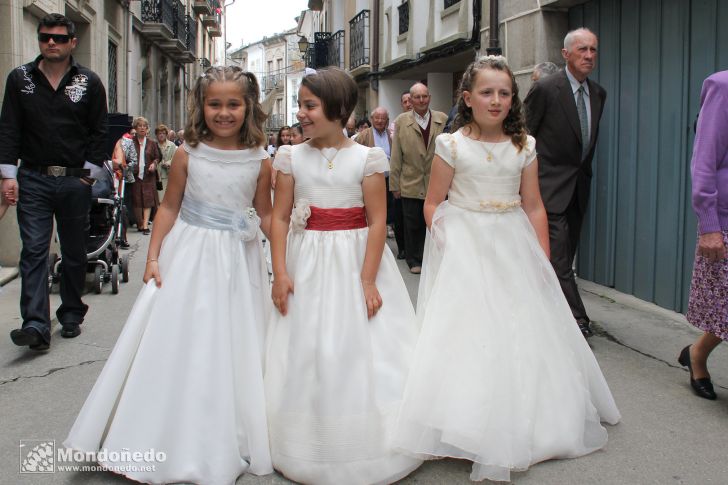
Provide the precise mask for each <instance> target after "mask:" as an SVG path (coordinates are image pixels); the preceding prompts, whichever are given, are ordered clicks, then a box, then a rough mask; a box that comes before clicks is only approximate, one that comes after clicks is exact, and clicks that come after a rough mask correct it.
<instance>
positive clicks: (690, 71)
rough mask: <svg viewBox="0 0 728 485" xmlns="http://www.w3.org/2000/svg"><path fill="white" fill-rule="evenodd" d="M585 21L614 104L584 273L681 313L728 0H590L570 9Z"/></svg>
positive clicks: (726, 57)
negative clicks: (698, 136) (705, 93)
mask: <svg viewBox="0 0 728 485" xmlns="http://www.w3.org/2000/svg"><path fill="white" fill-rule="evenodd" d="M582 25H583V26H586V27H588V28H590V29H592V30H593V31H594V32H596V33H597V35H598V36H599V62H598V63H597V65H598V67H597V70H596V71H595V73H594V75H593V77H594V78H595V79H596V80H597V81H598V82H599V83H600V84H601V85H602V86H604V88H605V89H606V90H607V106H606V109H605V112H604V116H603V118H602V121H601V125H600V132H599V142H598V146H597V152H596V155H595V160H594V163H595V165H594V168H595V170H594V179H593V185H592V197H591V201H590V207H589V213H588V215H587V220H586V221H585V227H584V231H583V233H582V240H581V246H580V250H579V256H578V261H577V263H578V273H579V276H580V277H581V278H585V279H588V280H591V281H595V282H597V283H600V284H603V285H606V286H611V287H614V288H616V289H617V290H619V291H622V292H624V293H630V294H633V295H635V296H637V297H638V298H641V299H643V300H648V301H652V302H655V303H656V304H658V305H660V306H662V307H665V308H669V309H673V310H676V311H681V312H684V311H685V310H686V308H687V295H688V290H689V288H690V275H691V272H692V264H693V257H694V251H695V242H696V234H697V233H696V227H697V225H696V219H695V216H694V214H693V211H692V208H691V205H690V156H691V154H692V144H693V122H694V120H695V117H696V115H697V112H698V108H699V101H700V88H701V86H702V82H703V79H705V78H706V77H707V76H708V75H710V74H711V73H713V72H715V71H720V70H726V69H728V28H726V27H725V26H726V25H728V1H725V0H592V1H590V2H588V3H585V4H583V5H580V6H578V7H573V8H571V9H570V10H569V26H570V28H577V27H580V26H582Z"/></svg>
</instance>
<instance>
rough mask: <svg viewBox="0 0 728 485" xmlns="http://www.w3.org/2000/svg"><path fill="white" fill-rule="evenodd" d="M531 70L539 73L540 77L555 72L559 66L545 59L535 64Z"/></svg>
mask: <svg viewBox="0 0 728 485" xmlns="http://www.w3.org/2000/svg"><path fill="white" fill-rule="evenodd" d="M533 70H534V71H535V72H537V73H539V74H540V75H541V77H546V76H550V75H551V74H554V73H556V72H557V71H558V70H559V66H557V65H556V64H554V63H553V62H549V61H546V62H541V63H539V64H536V66H535V67H534V68H533Z"/></svg>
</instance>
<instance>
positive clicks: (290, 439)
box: [265, 68, 420, 485]
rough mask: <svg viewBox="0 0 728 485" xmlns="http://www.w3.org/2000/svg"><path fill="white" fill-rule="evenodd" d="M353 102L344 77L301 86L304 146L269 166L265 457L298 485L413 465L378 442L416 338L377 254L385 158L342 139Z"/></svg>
mask: <svg viewBox="0 0 728 485" xmlns="http://www.w3.org/2000/svg"><path fill="white" fill-rule="evenodd" d="M356 98H357V87H356V84H355V83H354V81H353V79H352V78H351V77H350V76H349V75H348V74H346V73H345V72H344V71H341V70H338V69H335V68H331V69H326V70H321V71H319V72H318V73H316V74H311V75H307V76H306V77H304V79H303V81H302V83H301V88H300V90H299V93H298V102H299V105H300V109H299V111H298V115H297V116H298V119H299V121H300V122H301V126H302V127H303V131H304V136H306V137H308V138H310V140H309V141H308V142H306V143H302V144H300V145H295V146H282V147H281V148H280V150H279V152H278V154H277V155H276V159H275V162H274V166H275V168H276V170H278V180H277V185H276V193H275V202H274V209H273V222H272V237H271V249H272V254H273V275H274V276H273V277H274V282H273V292H272V295H273V303H274V305H275V306H276V308H277V309H278V311H274V312H273V315H272V318H271V325H270V328H269V329H268V332H269V334H268V348H267V357H266V374H265V384H266V398H267V400H268V413H269V423H270V424H269V432H270V440H271V455H272V458H273V466H274V467H275V468H276V469H277V470H278V471H280V472H281V473H283V474H284V475H285V476H286V477H288V478H289V479H291V480H294V481H296V482H300V483H306V484H316V485H325V484H336V485H340V484H347V485H352V484H377V483H392V482H394V481H396V480H398V479H400V478H402V477H404V476H405V475H407V474H409V473H410V472H411V471H412V470H414V469H415V468H417V467H418V466H419V464H420V460H419V459H416V458H412V457H409V456H406V455H402V454H398V453H395V452H393V451H392V449H391V447H390V444H389V443H390V437H391V432H392V427H393V424H394V419H395V417H396V413H397V411H398V409H399V404H400V401H401V398H402V392H403V390H404V386H405V380H406V378H407V372H408V368H409V362H410V357H411V355H412V351H413V348H414V344H415V339H416V338H417V331H416V323H415V316H414V310H413V308H412V304H411V302H410V299H409V296H408V294H407V290H406V288H405V285H404V281H403V280H402V277H401V275H400V273H399V270H398V269H397V265H396V262H395V260H394V257H393V255H392V253H391V252H390V251H389V249H386V248H385V244H384V243H385V238H386V192H385V181H384V172H385V171H387V170H389V163H388V161H387V157H386V155H385V154H384V152H383V151H382V150H381V149H380V148H368V147H365V146H363V145H359V144H357V143H355V142H353V141H351V140H349V139H348V138H347V137H346V136H344V134H343V132H342V128H343V126H344V123H345V122H346V120H348V118H349V115H350V113H351V112H352V110H353V109H354V107H355V106H356ZM294 204H295V207H294ZM289 226H290V229H289ZM382 295H384V298H382Z"/></svg>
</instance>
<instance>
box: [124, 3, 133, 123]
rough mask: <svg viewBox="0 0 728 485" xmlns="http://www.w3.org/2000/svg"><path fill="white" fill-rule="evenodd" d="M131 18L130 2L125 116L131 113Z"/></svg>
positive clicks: (127, 22) (127, 21) (127, 24)
mask: <svg viewBox="0 0 728 485" xmlns="http://www.w3.org/2000/svg"><path fill="white" fill-rule="evenodd" d="M132 24H133V18H132V13H131V2H129V3H127V7H126V114H129V113H131V112H132V109H131V83H132V80H131V79H132V76H131V46H132V35H133V28H132Z"/></svg>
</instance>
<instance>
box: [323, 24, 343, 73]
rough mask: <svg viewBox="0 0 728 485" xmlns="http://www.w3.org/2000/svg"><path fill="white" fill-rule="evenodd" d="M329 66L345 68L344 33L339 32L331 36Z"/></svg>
mask: <svg viewBox="0 0 728 485" xmlns="http://www.w3.org/2000/svg"><path fill="white" fill-rule="evenodd" d="M326 65H328V66H336V67H340V68H342V69H343V68H344V31H343V30H339V31H336V32H334V33H333V34H331V39H329V55H328V62H327V64H326Z"/></svg>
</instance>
